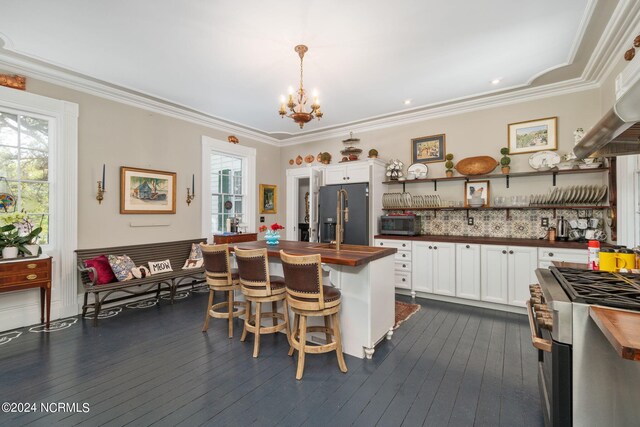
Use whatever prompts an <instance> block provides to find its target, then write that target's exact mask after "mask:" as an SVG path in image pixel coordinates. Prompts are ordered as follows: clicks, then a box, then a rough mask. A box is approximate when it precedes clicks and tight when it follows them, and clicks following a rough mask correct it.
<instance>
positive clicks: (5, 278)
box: [0, 255, 51, 329]
mask: <svg viewBox="0 0 640 427" xmlns="http://www.w3.org/2000/svg"><path fill="white" fill-rule="evenodd" d="M32 288H40V323H45V312H46V328H47V329H49V321H50V319H51V257H50V256H49V255H42V256H40V257H38V258H28V259H19V258H18V259H14V260H7V261H0V292H10V291H22V290H25V289H32ZM45 306H46V310H45Z"/></svg>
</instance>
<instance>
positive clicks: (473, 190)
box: [464, 180, 491, 207]
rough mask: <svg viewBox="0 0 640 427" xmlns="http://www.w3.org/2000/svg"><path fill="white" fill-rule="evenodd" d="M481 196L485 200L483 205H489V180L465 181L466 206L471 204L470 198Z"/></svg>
mask: <svg viewBox="0 0 640 427" xmlns="http://www.w3.org/2000/svg"><path fill="white" fill-rule="evenodd" d="M474 194H475V195H477V196H476V197H478V196H479V197H480V198H481V199H482V201H483V202H484V203H483V204H482V207H488V206H489V200H491V199H490V196H489V180H484V181H467V182H465V183H464V206H465V207H468V206H469V199H471V198H472V197H473V196H474Z"/></svg>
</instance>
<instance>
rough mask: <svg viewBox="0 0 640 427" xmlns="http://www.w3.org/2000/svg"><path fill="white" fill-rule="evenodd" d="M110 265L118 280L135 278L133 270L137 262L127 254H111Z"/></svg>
mask: <svg viewBox="0 0 640 427" xmlns="http://www.w3.org/2000/svg"><path fill="white" fill-rule="evenodd" d="M109 265H110V266H111V270H113V274H115V275H116V278H117V279H118V282H124V281H125V280H130V279H133V274H132V273H131V270H132V269H133V268H135V266H136V264H135V263H134V262H133V261H132V260H131V258H129V257H128V256H127V255H109Z"/></svg>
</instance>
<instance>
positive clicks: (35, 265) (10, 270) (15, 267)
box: [0, 258, 51, 277]
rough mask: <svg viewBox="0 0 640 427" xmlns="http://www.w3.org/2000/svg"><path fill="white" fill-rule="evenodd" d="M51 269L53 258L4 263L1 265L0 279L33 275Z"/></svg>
mask: <svg viewBox="0 0 640 427" xmlns="http://www.w3.org/2000/svg"><path fill="white" fill-rule="evenodd" d="M50 268H51V258H47V259H34V260H33V261H20V262H9V263H2V264H0V277H5V276H13V275H15V274H18V273H25V274H31V273H35V272H40V271H49V269H50Z"/></svg>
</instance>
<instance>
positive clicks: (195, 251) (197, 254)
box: [189, 243, 202, 259]
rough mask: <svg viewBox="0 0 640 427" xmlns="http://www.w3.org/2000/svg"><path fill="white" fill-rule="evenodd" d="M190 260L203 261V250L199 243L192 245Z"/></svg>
mask: <svg viewBox="0 0 640 427" xmlns="http://www.w3.org/2000/svg"><path fill="white" fill-rule="evenodd" d="M189 259H202V248H201V247H200V244H199V243H192V244H191V252H190V253H189Z"/></svg>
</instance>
